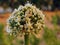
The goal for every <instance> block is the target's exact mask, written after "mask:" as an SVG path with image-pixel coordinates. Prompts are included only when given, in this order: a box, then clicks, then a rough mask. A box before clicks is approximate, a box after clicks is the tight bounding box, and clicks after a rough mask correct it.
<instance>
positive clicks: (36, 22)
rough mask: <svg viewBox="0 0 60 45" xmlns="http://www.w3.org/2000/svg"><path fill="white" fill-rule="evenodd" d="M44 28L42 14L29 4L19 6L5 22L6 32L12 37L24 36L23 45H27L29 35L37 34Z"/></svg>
mask: <svg viewBox="0 0 60 45" xmlns="http://www.w3.org/2000/svg"><path fill="white" fill-rule="evenodd" d="M43 26H44V14H43V13H42V11H41V10H39V9H38V8H36V7H35V6H33V5H32V4H30V3H27V4H25V6H22V5H21V6H19V8H18V9H15V10H14V11H13V13H12V14H11V15H10V17H9V18H8V20H7V29H8V30H7V31H8V32H9V33H10V34H11V35H13V36H18V35H19V34H22V35H24V37H25V45H29V41H28V40H29V34H32V32H34V33H38V32H39V31H40V30H41V29H42V28H43Z"/></svg>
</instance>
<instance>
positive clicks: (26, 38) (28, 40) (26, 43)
mask: <svg viewBox="0 0 60 45" xmlns="http://www.w3.org/2000/svg"><path fill="white" fill-rule="evenodd" d="M24 40H25V45H30V37H29V35H25V36H24Z"/></svg>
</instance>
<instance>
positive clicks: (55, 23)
mask: <svg viewBox="0 0 60 45" xmlns="http://www.w3.org/2000/svg"><path fill="white" fill-rule="evenodd" d="M52 23H53V24H54V25H57V15H55V16H52Z"/></svg>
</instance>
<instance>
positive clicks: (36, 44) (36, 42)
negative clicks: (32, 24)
mask: <svg viewBox="0 0 60 45" xmlns="http://www.w3.org/2000/svg"><path fill="white" fill-rule="evenodd" d="M30 42H31V45H39V44H40V38H37V37H35V35H33V34H32V35H31V38H30Z"/></svg>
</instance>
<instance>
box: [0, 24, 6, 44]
mask: <svg viewBox="0 0 60 45" xmlns="http://www.w3.org/2000/svg"><path fill="white" fill-rule="evenodd" d="M3 29H4V25H3V24H2V23H0V45H5V44H4V41H3Z"/></svg>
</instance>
